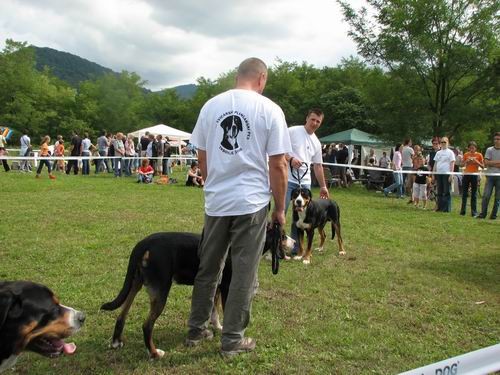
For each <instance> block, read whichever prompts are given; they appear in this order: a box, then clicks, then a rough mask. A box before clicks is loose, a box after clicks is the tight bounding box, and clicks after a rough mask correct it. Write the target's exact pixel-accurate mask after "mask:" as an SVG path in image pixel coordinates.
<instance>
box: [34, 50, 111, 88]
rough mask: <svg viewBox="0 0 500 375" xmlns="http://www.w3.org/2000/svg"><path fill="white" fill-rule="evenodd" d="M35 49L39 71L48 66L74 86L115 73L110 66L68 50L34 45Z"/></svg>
mask: <svg viewBox="0 0 500 375" xmlns="http://www.w3.org/2000/svg"><path fill="white" fill-rule="evenodd" d="M33 49H34V50H35V59H36V68H37V69H38V70H39V71H42V70H43V69H44V68H45V67H48V68H49V69H50V71H51V73H52V74H53V75H55V76H56V77H58V78H60V79H62V80H63V81H66V82H68V83H69V84H70V85H71V86H72V87H78V84H79V83H80V82H83V81H86V80H89V79H96V78H99V77H100V76H102V75H104V74H106V73H113V71H112V70H111V69H109V68H105V67H104V66H101V65H99V64H96V63H95V62H92V61H89V60H86V59H84V58H81V57H80V56H76V55H73V54H71V53H68V52H62V51H58V50H55V49H52V48H47V47H43V48H41V47H36V46H33Z"/></svg>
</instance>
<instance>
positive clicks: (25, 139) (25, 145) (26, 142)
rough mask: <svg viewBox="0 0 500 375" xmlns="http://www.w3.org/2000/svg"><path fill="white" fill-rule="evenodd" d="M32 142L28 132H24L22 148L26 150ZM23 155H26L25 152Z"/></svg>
mask: <svg viewBox="0 0 500 375" xmlns="http://www.w3.org/2000/svg"><path fill="white" fill-rule="evenodd" d="M30 144H31V139H30V137H28V136H27V135H26V134H24V135H23V136H22V137H21V150H23V151H24V152H26V150H27V149H28V147H29V146H30ZM22 156H24V154H23V155H22Z"/></svg>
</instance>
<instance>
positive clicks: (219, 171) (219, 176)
mask: <svg viewBox="0 0 500 375" xmlns="http://www.w3.org/2000/svg"><path fill="white" fill-rule="evenodd" d="M266 81H267V67H266V65H265V64H264V62H263V61H262V60H260V59H257V58H249V59H246V60H244V61H243V62H242V63H241V64H240V66H239V67H238V71H237V76H236V88H235V89H233V90H228V91H226V92H224V93H222V94H220V95H217V96H216V97H214V98H212V99H210V100H209V101H208V102H207V103H205V105H204V106H203V108H202V109H201V111H200V114H199V117H198V121H197V123H196V126H195V128H194V130H193V135H192V137H191V140H190V142H191V143H192V144H193V145H194V146H195V147H196V148H197V150H198V161H199V166H200V170H201V173H202V176H203V179H204V180H205V188H204V192H205V222H204V230H203V234H202V239H201V243H200V248H199V250H198V254H199V257H200V267H199V269H198V273H197V275H196V279H195V282H194V288H193V297H192V302H191V314H190V317H189V321H188V327H189V331H188V336H187V339H186V345H187V346H194V345H197V344H198V343H200V342H201V341H202V340H204V339H212V338H213V333H212V331H210V330H209V329H208V328H207V324H208V320H209V318H210V313H211V311H212V306H213V300H214V295H215V291H216V287H217V283H218V279H219V276H220V274H221V271H222V267H223V266H224V260H225V258H226V256H227V253H228V248H229V245H231V259H232V266H233V277H232V280H231V287H230V290H229V295H228V298H227V301H226V305H225V310H224V327H223V330H222V338H221V342H222V348H221V354H222V355H223V356H226V357H230V356H233V355H237V354H239V353H243V352H249V351H252V350H254V348H255V340H254V339H252V338H249V337H245V336H244V333H245V329H246V327H247V325H248V323H249V321H250V309H251V304H252V299H253V296H254V292H255V284H256V278H257V270H258V266H259V261H260V258H261V256H262V248H263V246H264V241H265V232H266V221H267V220H266V218H267V207H268V203H269V199H270V197H271V193H270V190H271V191H272V195H273V197H274V211H273V212H272V219H273V220H274V221H277V222H279V223H280V224H281V225H282V226H283V225H284V224H285V192H286V180H287V165H286V161H285V154H286V153H288V152H290V151H291V147H290V140H289V137H288V133H287V126H286V121H285V116H284V114H283V111H282V110H281V108H280V107H279V106H278V105H276V104H275V103H273V102H272V101H271V100H269V99H268V98H266V97H264V96H262V95H261V94H262V92H263V90H264V87H265V85H266Z"/></svg>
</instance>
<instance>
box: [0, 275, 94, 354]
mask: <svg viewBox="0 0 500 375" xmlns="http://www.w3.org/2000/svg"><path fill="white" fill-rule="evenodd" d="M84 321H85V314H84V313H82V312H80V311H76V310H75V309H72V308H71V307H67V306H63V305H61V304H60V303H59V300H58V299H57V297H56V296H55V295H54V293H53V292H52V291H51V290H50V289H49V288H47V287H46V286H43V285H40V284H36V283H33V282H29V281H14V282H0V336H1V337H2V341H3V344H4V345H1V346H2V351H3V352H4V353H0V355H4V356H5V355H7V357H8V356H9V355H18V354H20V353H21V352H22V351H24V350H29V351H32V352H35V353H38V354H41V355H44V356H47V357H57V356H59V355H61V354H63V353H64V354H73V353H74V352H75V350H76V345H75V344H73V343H69V344H68V343H65V342H64V339H65V338H67V337H69V336H70V335H72V334H73V333H75V332H77V331H78V330H79V329H80V328H81V326H82V325H83V322H84ZM9 352H10V353H9Z"/></svg>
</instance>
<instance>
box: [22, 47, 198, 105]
mask: <svg viewBox="0 0 500 375" xmlns="http://www.w3.org/2000/svg"><path fill="white" fill-rule="evenodd" d="M32 47H33V49H34V50H35V58H36V68H37V69H38V70H40V71H41V70H43V69H44V67H48V68H49V69H50V71H51V72H52V74H54V75H55V76H56V77H58V78H60V79H62V80H63V81H66V82H68V84H70V85H71V86H72V87H78V85H79V83H80V82H83V81H86V80H89V79H90V80H92V79H96V78H99V76H102V75H104V74H106V73H116V72H114V71H113V70H111V69H109V68H106V67H104V66H102V65H99V64H97V63H95V62H92V61H89V60H87V59H84V58H82V57H80V56H77V55H73V54H71V53H68V52H63V51H58V50H55V49H53V48H47V47H36V46H32ZM173 89H175V90H176V92H177V95H179V97H180V98H181V99H190V98H191V97H192V96H193V95H194V93H195V92H196V85H195V84H188V85H180V86H176V87H173ZM145 92H151V91H150V90H148V89H145Z"/></svg>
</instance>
